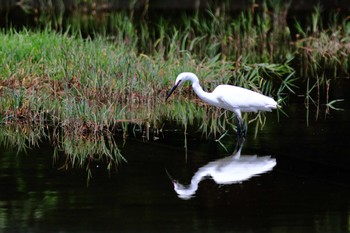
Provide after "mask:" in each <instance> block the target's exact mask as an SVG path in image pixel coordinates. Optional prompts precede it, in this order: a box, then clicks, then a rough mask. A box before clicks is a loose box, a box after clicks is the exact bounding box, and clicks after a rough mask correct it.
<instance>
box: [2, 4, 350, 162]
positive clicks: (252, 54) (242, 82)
mask: <svg viewBox="0 0 350 233" xmlns="http://www.w3.org/2000/svg"><path fill="white" fill-rule="evenodd" d="M271 4H272V5H273V1H268V2H264V3H263V4H261V6H260V8H259V9H256V10H255V11H252V10H248V11H245V12H242V13H241V14H238V15H234V16H232V15H229V14H227V12H225V11H224V10H222V11H221V13H220V14H217V13H216V12H214V11H210V10H209V11H207V12H206V13H205V14H204V15H203V14H196V15H195V16H193V17H191V16H188V15H186V14H183V15H181V17H180V22H176V23H175V24H173V23H172V22H171V21H169V20H167V19H166V18H164V17H160V18H159V19H158V20H157V21H156V22H152V24H151V26H150V24H149V22H147V20H145V19H142V20H139V21H137V20H136V19H135V17H134V15H133V13H130V12H129V13H125V12H118V13H114V14H109V15H106V17H105V22H104V24H103V25H104V26H102V27H97V26H100V25H97V24H94V23H88V24H86V25H85V26H86V28H87V29H89V28H90V27H92V30H95V32H94V33H92V37H93V39H92V38H90V37H84V36H82V33H81V28H80V26H79V25H80V23H74V22H72V25H71V27H70V28H69V29H67V31H66V32H62V31H59V32H57V31H54V30H52V29H50V27H46V29H43V30H26V29H24V30H18V31H17V30H13V29H11V28H10V29H8V30H3V31H1V32H0V97H1V99H0V123H1V125H2V127H1V128H2V129H1V132H2V134H1V135H2V137H4V138H5V137H7V138H6V139H2V140H3V143H4V144H6V143H9V144H15V143H22V144H21V145H22V146H20V147H19V148H22V149H25V148H27V147H28V146H29V147H31V146H35V145H37V144H38V142H39V141H40V137H39V139H37V138H36V136H37V135H46V137H47V138H48V140H50V141H51V142H52V143H53V144H54V145H55V146H56V148H57V153H64V154H66V155H67V156H68V157H67V161H69V162H70V163H71V164H74V165H76V164H78V165H81V166H83V165H84V164H85V163H86V161H90V160H91V159H93V158H100V157H99V156H101V155H102V156H105V158H106V160H107V161H108V163H109V164H112V163H118V161H121V160H122V159H123V158H122V156H121V154H120V151H119V149H118V146H117V144H116V143H115V142H113V141H109V142H108V143H111V144H108V143H106V141H105V139H106V138H112V136H111V135H113V134H114V133H117V132H120V131H122V132H123V133H124V136H125V137H126V135H127V133H126V131H127V130H126V129H127V128H128V125H132V126H133V129H135V130H136V129H140V130H141V131H144V132H145V137H146V138H149V137H150V136H149V132H150V131H152V130H153V131H154V132H156V131H159V130H161V129H162V127H163V122H164V120H165V119H167V120H172V121H176V122H179V123H180V124H182V125H183V126H184V128H185V129H187V127H188V125H193V124H198V125H199V126H198V128H199V130H200V131H201V132H202V133H203V134H204V135H205V136H214V137H217V135H218V134H222V133H224V132H226V130H227V129H234V127H235V126H234V124H233V115H232V113H229V112H224V111H222V110H218V109H216V108H212V107H210V106H208V105H206V104H205V103H203V102H201V101H200V100H199V99H198V98H197V97H196V96H195V94H194V93H193V91H192V90H191V88H190V87H189V85H188V84H186V85H185V86H184V87H183V88H182V89H181V90H179V91H178V92H177V93H176V94H175V97H174V98H172V99H173V100H172V101H169V102H167V103H165V101H164V100H165V96H166V93H167V91H168V90H169V89H170V88H171V86H172V85H173V82H174V80H175V78H176V76H177V75H178V74H179V73H180V72H183V71H190V72H194V73H196V74H197V75H198V77H199V78H200V82H201V84H202V86H203V87H204V89H205V90H207V91H211V90H213V89H214V87H215V86H217V85H219V84H222V83H229V84H233V85H239V86H243V87H246V88H249V89H252V90H255V91H258V92H261V93H264V94H266V95H270V96H273V97H274V98H275V99H277V100H278V102H279V105H281V106H282V107H283V106H285V105H286V103H287V99H288V96H289V95H290V94H291V93H294V92H295V90H296V83H297V82H298V83H301V84H302V82H300V80H306V82H305V83H306V84H307V87H306V93H305V101H306V103H309V104H310V103H315V104H317V102H319V96H320V95H319V92H320V91H321V90H322V87H323V85H325V84H326V83H327V81H326V80H327V79H329V78H330V77H329V73H331V74H332V77H336V76H338V75H348V74H349V70H348V69H349V67H348V61H349V60H348V59H349V48H350V46H349V42H350V39H349V38H350V36H349V32H350V30H349V28H350V26H349V23H348V20H347V19H344V20H342V19H340V18H338V16H337V15H334V18H333V21H329V22H331V23H330V24H329V25H328V26H327V27H326V26H325V23H324V22H323V21H322V19H321V17H320V12H319V9H318V8H316V9H315V12H314V14H313V15H312V17H311V19H310V22H311V23H310V25H311V26H310V27H309V28H310V29H304V27H303V26H302V25H300V24H299V23H296V25H295V28H296V29H297V31H298V33H299V34H298V36H297V37H296V39H295V40H294V41H292V39H291V35H290V30H289V27H290V26H289V25H287V24H286V18H285V17H286V12H288V4H287V5H279V7H277V8H274V9H275V10H274V11H273V12H271V13H269V11H268V10H269V9H270V7H271ZM89 20H91V19H89ZM85 26H84V27H85ZM97 28H99V30H97ZM306 28H308V27H306ZM281 41H282V42H283V43H281ZM297 62H300V63H301V66H300V70H299V69H293V68H292V66H291V64H296V63H297ZM295 70H296V71H297V74H296V72H295ZM315 90H317V92H318V95H316V97H315V96H314V95H313V93H314V92H315ZM327 90H328V89H327ZM327 96H328V95H327ZM327 102H329V103H330V105H329V106H332V105H331V103H335V102H334V100H328V99H327ZM280 112H283V108H282V109H280V111H277V113H278V114H279V113H280ZM244 120H245V121H246V123H248V124H249V126H252V124H255V126H254V127H255V130H254V132H255V134H257V133H258V132H259V130H260V128H261V127H262V126H263V125H264V123H265V118H264V115H263V114H258V115H257V116H256V117H255V116H254V117H252V116H251V115H249V114H245V115H244ZM37 125H39V126H45V128H47V129H50V130H49V131H45V130H39V129H37V130H33V129H36V127H33V126H37ZM39 128H40V127H39ZM52 129H54V130H52ZM11 130H12V131H13V132H12V133H11V132H10V131H11ZM29 131H30V132H31V133H29ZM15 132H19V133H21V134H22V135H16V134H15ZM249 132H251V131H249ZM77 148H80V149H77ZM110 166H111V165H110ZM110 166H109V167H110Z"/></svg>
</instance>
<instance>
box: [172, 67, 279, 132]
mask: <svg viewBox="0 0 350 233" xmlns="http://www.w3.org/2000/svg"><path fill="white" fill-rule="evenodd" d="M185 81H191V82H192V88H193V90H194V91H195V93H196V94H197V95H198V96H199V98H201V99H202V100H203V101H204V102H207V103H208V104H210V105H213V106H216V107H219V108H224V109H227V110H229V111H232V112H234V113H235V114H236V117H237V119H238V121H239V122H238V123H239V126H240V127H241V128H242V134H243V135H245V132H246V128H245V126H244V122H243V120H242V114H241V112H257V111H271V110H272V109H276V108H277V102H276V101H275V100H274V99H272V98H271V97H268V96H265V95H262V94H260V93H257V92H254V91H251V90H248V89H245V88H242V87H237V86H232V85H219V86H217V87H216V88H215V89H214V91H213V92H211V93H209V92H205V91H204V90H203V89H202V87H201V86H200V84H199V80H198V77H197V76H196V75H195V74H194V73H191V72H183V73H181V74H179V75H178V76H177V78H176V81H175V85H174V86H173V88H172V89H171V90H170V92H169V94H168V95H167V97H166V99H168V98H169V96H170V95H171V94H172V93H173V91H174V90H175V89H176V88H177V87H178V86H180V85H182V84H183V83H184V82H185Z"/></svg>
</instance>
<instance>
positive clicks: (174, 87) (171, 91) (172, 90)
mask: <svg viewBox="0 0 350 233" xmlns="http://www.w3.org/2000/svg"><path fill="white" fill-rule="evenodd" d="M179 83H180V82H178V83H177V84H175V86H173V88H171V90H170V91H169V93H168V95H167V96H166V98H165V101H167V100H168V98H169V97H170V95H171V94H172V93H173V92H174V91H175V89H176V88H177V86H179Z"/></svg>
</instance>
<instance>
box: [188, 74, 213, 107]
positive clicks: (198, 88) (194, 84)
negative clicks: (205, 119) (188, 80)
mask: <svg viewBox="0 0 350 233" xmlns="http://www.w3.org/2000/svg"><path fill="white" fill-rule="evenodd" d="M192 88H193V90H194V92H195V93H196V94H197V95H198V97H199V98H201V99H202V100H203V101H205V102H207V103H211V104H213V103H212V100H211V98H210V95H211V93H208V92H205V91H204V90H203V88H202V87H201V86H200V85H199V81H198V79H196V80H193V81H192Z"/></svg>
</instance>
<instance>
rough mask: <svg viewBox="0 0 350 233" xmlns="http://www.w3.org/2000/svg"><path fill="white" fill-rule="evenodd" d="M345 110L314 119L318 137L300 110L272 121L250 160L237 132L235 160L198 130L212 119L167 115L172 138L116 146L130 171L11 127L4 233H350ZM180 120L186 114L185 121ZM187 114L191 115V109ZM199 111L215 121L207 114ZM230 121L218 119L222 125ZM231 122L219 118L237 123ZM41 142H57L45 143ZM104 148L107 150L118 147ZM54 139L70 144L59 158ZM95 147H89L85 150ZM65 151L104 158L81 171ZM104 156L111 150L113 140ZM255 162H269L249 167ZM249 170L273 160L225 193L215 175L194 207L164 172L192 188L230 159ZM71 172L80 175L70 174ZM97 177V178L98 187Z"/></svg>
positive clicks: (0, 165) (5, 151) (250, 138)
mask: <svg viewBox="0 0 350 233" xmlns="http://www.w3.org/2000/svg"><path fill="white" fill-rule="evenodd" d="M339 94H340V92H338V95H339ZM335 97H336V98H344V96H335ZM345 99H347V98H345ZM340 107H342V108H343V109H344V111H331V112H330V114H329V115H325V116H324V117H319V118H318V120H317V121H316V120H313V119H310V122H309V126H308V127H307V126H306V119H305V116H306V113H305V108H304V106H303V105H301V104H290V107H289V109H288V114H289V117H280V119H279V121H278V120H277V116H276V114H274V113H272V114H267V115H266V117H267V121H266V125H265V126H264V128H263V130H262V131H260V132H259V135H258V136H257V137H254V135H253V132H252V131H248V135H247V137H246V140H245V142H244V147H243V144H239V147H238V149H237V153H238V154H239V153H242V155H241V156H240V157H239V158H238V156H237V154H236V152H234V155H232V154H231V153H230V152H231V151H234V150H235V148H234V147H235V145H234V142H235V141H234V140H235V136H234V131H233V130H229V131H228V133H227V134H226V135H225V136H224V137H223V138H221V139H220V143H221V144H222V145H225V146H226V147H227V151H230V152H227V151H226V150H225V148H223V147H222V145H221V144H220V143H218V142H217V141H216V140H214V139H215V138H218V137H219V135H221V134H220V133H217V135H216V136H214V133H211V134H209V133H208V134H206V133H204V134H202V131H199V132H198V128H199V129H202V128H201V126H198V124H196V122H201V121H203V118H198V120H197V121H196V120H193V123H190V121H189V119H187V120H186V118H185V117H184V118H177V119H175V118H171V117H168V116H166V117H165V118H166V119H170V121H166V120H162V119H161V118H158V120H155V121H154V122H156V121H159V122H163V125H162V127H161V130H160V131H161V132H156V130H154V131H153V129H152V127H149V128H147V127H131V129H129V131H127V132H128V133H127V135H125V134H124V133H123V132H121V133H120V134H117V135H113V138H114V140H115V143H116V144H115V145H116V146H117V147H116V148H118V150H119V152H120V153H121V155H122V156H123V157H124V158H125V160H126V162H125V161H123V160H121V162H120V163H119V164H118V165H117V166H116V167H115V168H116V169H110V170H108V169H106V168H107V167H108V164H109V160H108V156H101V152H91V151H89V150H88V149H89V147H90V146H91V145H92V144H93V143H94V142H95V141H94V140H91V139H89V138H84V137H83V138H81V139H79V140H82V142H79V140H78V139H77V138H75V137H68V135H65V136H64V137H66V140H68V142H67V141H64V140H63V138H62V137H63V135H61V136H59V137H52V136H49V135H52V134H50V132H51V133H52V131H49V130H48V129H46V128H40V127H39V128H36V127H34V126H21V125H16V126H9V125H5V126H6V127H7V128H6V127H4V125H2V128H1V134H0V137H1V142H2V143H1V149H0V186H1V192H0V231H1V232H53V231H55V232H69V233H70V232H112V231H121V232H135V231H140V232H191V233H192V232H301V233H304V232H305V233H306V232H307V233H309V232H349V229H350V220H349V219H350V198H349V197H350V185H349V182H348V181H349V179H350V169H349V167H350V166H349V165H350V156H349V155H348V154H349V153H348V148H347V144H348V142H349V140H348V139H349V137H348V132H349V131H350V128H349V127H350V122H349V119H350V115H349V109H350V106H349V104H348V103H347V102H346V101H344V102H343V103H342V106H340ZM174 108H177V107H176V106H175V107H174ZM188 109H191V105H190V104H189V105H187V110H188ZM180 110H181V108H180V107H178V111H177V112H181V111H180ZM182 111H183V112H182V114H184V115H185V116H186V114H185V113H186V108H183V110H182ZM310 111H313V110H312V108H310ZM170 112H175V111H170ZM199 112H200V114H203V113H205V112H206V111H205V110H203V109H202V108H201V110H199ZM212 113H213V112H212ZM312 113H313V112H312ZM215 114H218V115H215ZM220 114H221V113H220V112H214V116H215V117H216V116H221V115H220ZM202 117H207V115H204V116H202ZM215 117H214V118H215ZM222 117H223V118H218V119H226V118H227V120H228V121H229V119H231V118H230V117H227V116H222ZM215 119H216V118H215ZM184 123H185V124H184ZM186 124H187V125H186ZM11 127H13V128H11ZM249 127H251V125H249ZM185 129H186V131H185V132H184V130H185ZM250 129H251V128H250ZM16 132H17V133H20V134H16ZM39 134H44V135H46V136H47V138H46V139H43V138H38V137H35V136H36V135H39ZM206 135H209V137H206ZM102 137H103V139H101V138H99V139H98V140H96V141H103V140H107V139H108V137H106V135H102ZM55 140H56V141H57V142H60V143H58V144H56V145H58V146H59V147H57V148H55V147H54V146H55V144H54V143H53V142H56V141H55ZM84 140H85V142H89V143H88V144H84V143H83V142H84ZM124 140H125V141H124ZM20 142H25V144H19V143H20ZM62 142H65V143H62ZM21 145H22V146H21ZM23 145H24V146H23ZM64 145H69V146H72V145H79V146H80V147H83V149H82V151H85V153H86V155H94V156H95V157H93V158H94V159H93V160H91V156H84V157H83V154H84V153H82V154H81V155H82V157H81V158H82V159H81V160H80V159H77V160H74V159H73V157H71V156H69V155H68V153H67V152H66V151H69V150H65V149H64V148H65V146H64ZM105 145H107V146H106V147H105V148H110V145H109V144H107V143H106V141H105ZM68 148H70V147H68ZM91 148H93V147H91ZM100 148H104V147H100ZM55 150H59V152H58V153H55ZM98 151H102V149H99V150H98ZM255 154H257V155H258V156H257V157H246V155H255ZM54 155H56V156H60V157H54ZM262 155H271V157H266V156H262ZM99 156H100V157H99ZM241 159H252V161H255V162H257V161H260V160H261V159H266V160H267V161H268V164H270V166H269V168H273V171H272V172H267V173H264V174H262V173H260V172H258V171H255V173H260V175H258V176H255V177H253V178H251V179H249V180H245V181H242V182H238V183H236V182H234V181H232V184H227V185H223V184H222V182H218V180H216V178H215V175H213V176H212V177H211V178H210V179H201V182H200V184H199V185H198V189H196V190H195V195H193V197H191V198H190V199H189V200H187V201H184V200H182V199H181V198H179V197H178V195H177V193H176V192H174V185H173V184H172V183H171V181H169V177H168V175H167V173H166V171H165V169H167V170H168V171H169V173H170V174H171V176H172V177H174V178H176V179H177V180H178V184H186V183H189V181H190V180H192V178H193V177H194V174H200V173H201V172H202V171H204V170H206V169H207V168H210V169H212V168H213V167H214V166H216V165H217V164H218V163H222V162H223V161H227V160H229V161H230V163H228V164H230V166H236V165H237V162H241ZM255 159H257V160H255ZM233 161H234V162H235V163H231V162H233ZM276 161H277V164H276V165H275V166H274V164H275V162H276ZM255 162H254V163H255ZM66 163H68V164H69V165H68V166H64V165H65V164H66ZM222 164H225V165H226V166H228V165H227V163H222ZM225 165H222V166H223V167H221V168H222V169H221V171H225V168H226V167H225ZM87 168H90V170H91V174H92V179H91V180H90V183H89V185H88V186H87V185H86V169H87ZM231 168H232V167H231ZM240 169H241V168H240ZM264 170H268V169H264ZM229 171H232V170H231V169H229ZM243 171H246V169H243ZM243 171H240V172H239V174H240V175H242V174H243ZM207 174H208V172H206V175H207ZM201 175H202V174H200V175H199V177H202V176H201ZM195 176H196V175H195ZM247 177H248V176H247ZM247 177H245V178H247ZM242 180H243V178H242ZM226 181H227V180H226ZM230 182H231V181H230Z"/></svg>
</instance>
